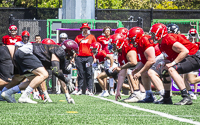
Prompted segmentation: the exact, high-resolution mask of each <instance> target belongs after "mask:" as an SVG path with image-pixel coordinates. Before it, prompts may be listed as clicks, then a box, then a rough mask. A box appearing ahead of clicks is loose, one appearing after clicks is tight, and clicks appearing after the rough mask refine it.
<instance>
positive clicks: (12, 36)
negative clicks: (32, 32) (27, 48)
mask: <svg viewBox="0 0 200 125" xmlns="http://www.w3.org/2000/svg"><path fill="white" fill-rule="evenodd" d="M8 32H9V35H5V36H3V37H2V42H3V45H15V43H16V42H19V41H22V38H21V36H18V35H17V26H15V25H11V26H10V27H9V28H8Z"/></svg>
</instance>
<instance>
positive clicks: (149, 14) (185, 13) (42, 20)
mask: <svg viewBox="0 0 200 125" xmlns="http://www.w3.org/2000/svg"><path fill="white" fill-rule="evenodd" d="M0 13H1V16H0V19H1V22H0V26H1V27H0V37H1V38H2V37H3V36H4V35H7V34H8V27H9V25H10V24H11V23H13V24H14V25H17V27H18V29H19V30H18V34H19V35H20V34H21V32H22V31H23V30H28V31H29V32H30V33H31V38H30V40H31V41H34V36H35V35H38V34H39V35H41V36H42V39H43V38H46V32H47V31H46V29H47V28H46V27H47V24H46V19H55V18H57V16H58V9H47V8H39V9H35V8H0ZM10 14H13V16H14V19H13V21H14V22H10V21H9V16H10ZM95 17H96V20H120V21H122V22H123V25H124V26H125V27H126V28H127V29H130V28H132V27H134V26H140V27H142V28H143V29H144V31H146V32H148V31H149V29H150V26H151V20H152V19H200V10H153V9H146V10H121V9H118V10H117V9H115V10H113V9H96V10H95ZM139 18H141V19H142V21H138V19H139ZM34 19H36V20H34ZM63 25H64V24H63ZM109 25H112V24H108V26H109ZM72 26H73V27H74V25H71V26H69V25H65V26H63V27H66V28H72ZM104 26H105V24H103V25H102V24H98V25H97V27H96V28H102V27H104ZM77 27H78V28H79V27H80V25H77ZM190 27H191V26H190V25H188V24H187V25H183V24H180V29H181V32H187V31H188V30H189V28H190ZM112 28H114V27H112ZM0 42H1V39H0Z"/></svg>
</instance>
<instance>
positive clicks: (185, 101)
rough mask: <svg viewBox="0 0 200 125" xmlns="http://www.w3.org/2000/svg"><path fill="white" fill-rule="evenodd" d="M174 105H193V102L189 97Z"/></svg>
mask: <svg viewBox="0 0 200 125" xmlns="http://www.w3.org/2000/svg"><path fill="white" fill-rule="evenodd" d="M174 105H192V100H191V98H190V97H189V96H188V97H183V99H182V100H181V101H180V102H177V103H174Z"/></svg>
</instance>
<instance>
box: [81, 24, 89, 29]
mask: <svg viewBox="0 0 200 125" xmlns="http://www.w3.org/2000/svg"><path fill="white" fill-rule="evenodd" d="M82 28H88V29H89V30H90V27H89V26H88V24H87V23H83V24H82V27H81V28H80V30H81V29H82Z"/></svg>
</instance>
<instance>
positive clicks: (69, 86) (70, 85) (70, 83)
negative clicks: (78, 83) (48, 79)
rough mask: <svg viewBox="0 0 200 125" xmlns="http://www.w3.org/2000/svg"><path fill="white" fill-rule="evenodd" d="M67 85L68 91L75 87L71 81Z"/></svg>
mask: <svg viewBox="0 0 200 125" xmlns="http://www.w3.org/2000/svg"><path fill="white" fill-rule="evenodd" d="M67 86H68V88H69V91H70V92H71V91H73V90H74V89H75V86H74V84H73V83H72V82H69V84H67Z"/></svg>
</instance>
